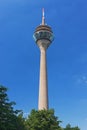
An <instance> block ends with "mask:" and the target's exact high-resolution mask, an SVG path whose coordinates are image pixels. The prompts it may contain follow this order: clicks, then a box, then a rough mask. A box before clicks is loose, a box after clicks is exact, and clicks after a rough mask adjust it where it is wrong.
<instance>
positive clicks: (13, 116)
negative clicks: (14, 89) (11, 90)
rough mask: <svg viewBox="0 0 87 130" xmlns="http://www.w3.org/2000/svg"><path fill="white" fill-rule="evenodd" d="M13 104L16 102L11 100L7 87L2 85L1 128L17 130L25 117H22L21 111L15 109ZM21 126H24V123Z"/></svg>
mask: <svg viewBox="0 0 87 130" xmlns="http://www.w3.org/2000/svg"><path fill="white" fill-rule="evenodd" d="M13 105H15V102H10V101H9V98H8V95H7V88H6V87H4V86H2V85H0V130H17V128H19V123H20V122H22V120H23V118H22V117H21V118H20V115H21V111H20V110H14V108H13ZM21 126H22V127H23V126H24V125H23V123H21ZM21 130H23V129H21Z"/></svg>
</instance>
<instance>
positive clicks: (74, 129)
mask: <svg viewBox="0 0 87 130" xmlns="http://www.w3.org/2000/svg"><path fill="white" fill-rule="evenodd" d="M64 130H80V128H79V127H78V126H75V127H71V125H70V124H67V125H66V128H64Z"/></svg>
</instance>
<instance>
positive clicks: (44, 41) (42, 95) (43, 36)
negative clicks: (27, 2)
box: [33, 9, 54, 110]
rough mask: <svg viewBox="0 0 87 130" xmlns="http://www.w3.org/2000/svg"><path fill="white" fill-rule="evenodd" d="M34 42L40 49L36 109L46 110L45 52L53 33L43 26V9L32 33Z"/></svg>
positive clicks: (46, 26) (49, 28)
mask: <svg viewBox="0 0 87 130" xmlns="http://www.w3.org/2000/svg"><path fill="white" fill-rule="evenodd" d="M33 37H34V40H35V42H36V43H37V45H38V47H39V48H40V79H39V99H38V109H39V110H43V109H46V110H47V109H48V106H49V105H48V80H47V63H46V50H47V48H48V47H49V45H50V44H51V42H52V41H53V39H54V37H53V32H52V29H51V27H49V26H48V25H46V24H45V17H44V9H43V11H42V24H41V25H39V26H38V27H37V28H36V29H35V32H34V35H33Z"/></svg>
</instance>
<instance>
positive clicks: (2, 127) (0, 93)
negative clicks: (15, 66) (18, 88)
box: [0, 85, 80, 130]
mask: <svg viewBox="0 0 87 130" xmlns="http://www.w3.org/2000/svg"><path fill="white" fill-rule="evenodd" d="M7 90H8V89H7V88H6V87H4V86H2V85H0V130H80V129H79V128H78V127H77V126H76V127H71V125H70V124H68V125H67V126H66V128H62V127H61V126H60V123H61V121H60V120H59V119H58V117H56V116H55V115H54V110H53V109H50V110H41V111H37V110H35V109H33V110H32V111H31V113H30V114H29V115H28V117H27V118H24V117H23V112H22V111H20V110H14V107H13V106H14V105H15V104H16V103H15V102H11V101H9V98H8V95H7Z"/></svg>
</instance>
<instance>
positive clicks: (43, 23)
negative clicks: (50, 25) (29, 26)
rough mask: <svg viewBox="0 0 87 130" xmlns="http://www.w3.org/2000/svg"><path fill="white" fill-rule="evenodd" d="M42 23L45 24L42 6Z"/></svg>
mask: <svg viewBox="0 0 87 130" xmlns="http://www.w3.org/2000/svg"><path fill="white" fill-rule="evenodd" d="M42 25H45V17H44V8H43V9H42Z"/></svg>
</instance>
